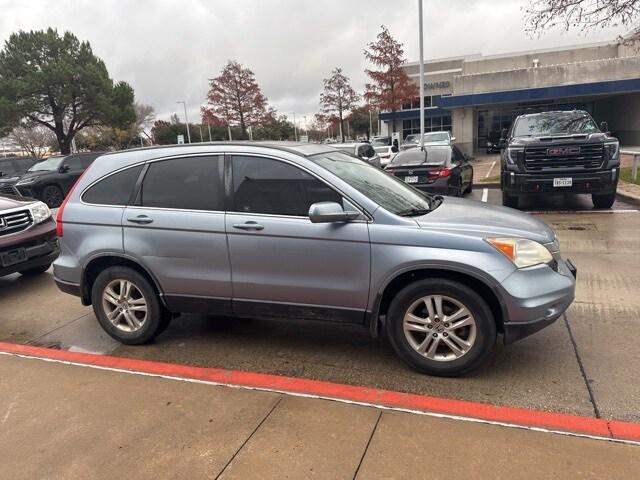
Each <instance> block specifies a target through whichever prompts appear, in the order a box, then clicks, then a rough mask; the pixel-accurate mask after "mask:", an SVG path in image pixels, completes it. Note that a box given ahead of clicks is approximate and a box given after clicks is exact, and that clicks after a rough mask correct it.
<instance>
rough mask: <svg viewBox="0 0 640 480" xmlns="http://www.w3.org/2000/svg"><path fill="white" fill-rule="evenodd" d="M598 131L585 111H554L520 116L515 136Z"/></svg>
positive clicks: (514, 129) (514, 132)
mask: <svg viewBox="0 0 640 480" xmlns="http://www.w3.org/2000/svg"><path fill="white" fill-rule="evenodd" d="M597 131H598V127H597V126H596V123H595V122H594V121H593V119H592V118H591V117H590V116H589V114H587V113H585V112H553V113H540V114H537V115H527V116H524V117H520V118H518V119H517V120H516V125H515V127H514V128H513V136H514V137H531V136H544V135H558V134H561V135H571V134H588V133H594V132H597Z"/></svg>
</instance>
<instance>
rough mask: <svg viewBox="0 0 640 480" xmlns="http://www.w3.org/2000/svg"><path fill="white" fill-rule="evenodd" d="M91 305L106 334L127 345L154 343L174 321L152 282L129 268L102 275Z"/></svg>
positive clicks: (106, 271)
mask: <svg viewBox="0 0 640 480" xmlns="http://www.w3.org/2000/svg"><path fill="white" fill-rule="evenodd" d="M91 302H92V304H93V310H94V312H95V314H96V317H97V318H98V322H100V325H101V326H102V328H103V329H104V330H105V332H107V333H108V334H109V335H110V336H111V337H113V338H114V339H116V340H118V341H119V342H121V343H124V344H127V345H140V344H142V343H147V342H149V341H151V340H152V339H153V338H154V337H156V336H157V335H159V334H160V333H161V332H162V331H163V330H164V329H166V327H167V326H168V324H169V321H170V318H171V317H170V314H169V312H167V311H166V310H165V309H164V307H163V306H162V305H161V304H160V302H159V300H158V295H157V294H156V291H155V290H154V288H153V286H152V285H151V284H150V283H149V281H148V280H147V279H146V278H145V277H144V276H142V275H141V274H140V273H138V272H136V271H135V270H133V269H131V268H128V267H120V266H115V267H109V268H107V269H106V270H104V271H103V272H102V273H100V275H98V278H96V281H95V282H94V284H93V288H92V290H91Z"/></svg>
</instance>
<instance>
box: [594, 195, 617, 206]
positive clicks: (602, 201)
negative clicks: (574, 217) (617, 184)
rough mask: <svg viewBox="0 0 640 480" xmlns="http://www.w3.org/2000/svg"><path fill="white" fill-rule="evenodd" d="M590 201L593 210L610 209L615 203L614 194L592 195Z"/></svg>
mask: <svg viewBox="0 0 640 480" xmlns="http://www.w3.org/2000/svg"><path fill="white" fill-rule="evenodd" d="M591 201H592V202H593V206H594V207H595V208H611V207H612V206H613V203H614V202H615V201H616V192H613V193H605V194H604V195H602V194H596V193H594V194H592V195H591Z"/></svg>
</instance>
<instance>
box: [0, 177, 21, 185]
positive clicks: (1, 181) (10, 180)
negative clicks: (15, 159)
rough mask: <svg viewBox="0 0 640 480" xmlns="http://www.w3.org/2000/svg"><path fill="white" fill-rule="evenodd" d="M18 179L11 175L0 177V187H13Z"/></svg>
mask: <svg viewBox="0 0 640 480" xmlns="http://www.w3.org/2000/svg"><path fill="white" fill-rule="evenodd" d="M19 179H20V177H19V176H17V175H12V176H11V177H0V185H13V184H14V183H16V182H17V181H18V180H19Z"/></svg>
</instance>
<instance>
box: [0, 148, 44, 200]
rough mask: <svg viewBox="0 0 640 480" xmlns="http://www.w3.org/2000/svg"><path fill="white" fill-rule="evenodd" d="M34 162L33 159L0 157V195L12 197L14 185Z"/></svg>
mask: <svg viewBox="0 0 640 480" xmlns="http://www.w3.org/2000/svg"><path fill="white" fill-rule="evenodd" d="M36 162H37V160H36V159H35V158H33V157H0V195H3V194H10V195H14V194H15V193H16V190H15V187H14V185H15V183H16V182H17V181H18V180H20V177H21V176H22V175H24V174H25V173H26V172H27V170H28V169H29V168H31V166H32V165H33V164H34V163H36Z"/></svg>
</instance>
